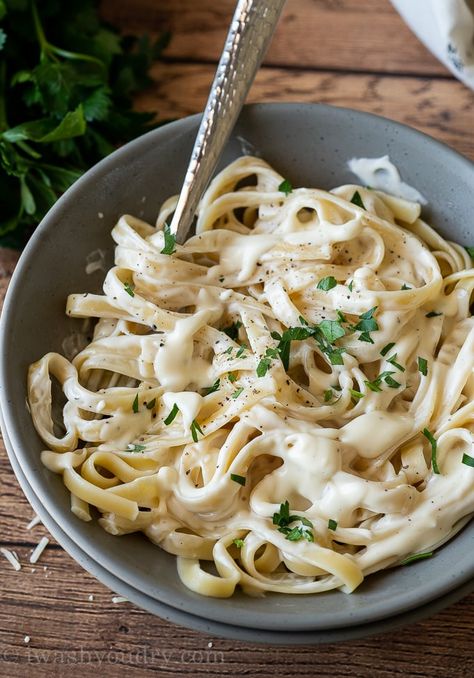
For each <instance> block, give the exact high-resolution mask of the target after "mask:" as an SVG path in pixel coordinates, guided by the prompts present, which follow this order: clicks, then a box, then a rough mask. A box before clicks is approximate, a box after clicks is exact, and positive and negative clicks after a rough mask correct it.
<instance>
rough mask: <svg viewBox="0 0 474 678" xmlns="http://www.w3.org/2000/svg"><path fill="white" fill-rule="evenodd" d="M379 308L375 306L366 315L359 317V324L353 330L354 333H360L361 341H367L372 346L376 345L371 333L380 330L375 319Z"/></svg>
mask: <svg viewBox="0 0 474 678" xmlns="http://www.w3.org/2000/svg"><path fill="white" fill-rule="evenodd" d="M377 308H378V307H377V306H374V307H373V308H371V309H369V310H368V311H366V312H365V313H362V314H361V315H360V316H359V322H358V323H357V324H356V325H354V326H353V327H352V328H351V329H352V330H353V331H354V332H360V334H359V337H358V339H359V341H366V342H368V343H370V344H373V343H374V341H373V339H372V337H371V336H370V332H375V331H376V330H378V329H379V326H378V323H377V321H376V320H375V318H374V317H373V316H374V313H375V311H376V310H377Z"/></svg>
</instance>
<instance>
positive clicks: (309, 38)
mask: <svg viewBox="0 0 474 678" xmlns="http://www.w3.org/2000/svg"><path fill="white" fill-rule="evenodd" d="M233 6H234V2H233V1H232V0H221V1H220V2H216V1H215V0H133V1H132V0H104V1H103V2H102V11H103V14H104V16H105V17H107V19H108V20H109V21H111V22H112V23H114V24H115V25H117V26H118V27H119V28H121V30H123V31H124V32H136V33H142V32H144V31H146V32H149V33H151V34H155V35H156V34H158V33H159V32H160V31H162V30H164V29H169V30H171V31H172V32H173V38H172V41H171V43H170V46H169V48H168V49H167V52H166V58H165V61H164V62H161V63H158V64H156V65H155V66H154V67H153V78H154V80H155V85H154V86H153V87H152V88H150V90H149V91H148V92H146V93H144V94H142V95H141V96H140V98H139V99H138V100H137V107H138V108H141V109H147V110H155V111H157V114H158V116H159V118H161V119H163V118H177V117H181V116H183V115H187V114H189V113H195V112H198V111H199V110H201V109H202V107H203V105H204V103H205V100H206V97H207V91H208V87H209V84H210V82H211V80H212V77H213V73H214V66H213V62H214V61H215V59H216V58H217V57H218V55H219V52H220V49H221V46H222V43H223V41H224V36H225V32H226V29H227V23H228V20H229V18H230V16H231V13H232V9H233ZM250 99H251V100H252V101H323V102H326V103H331V104H335V105H340V106H350V107H353V108H358V109H361V110H366V111H371V112H374V113H379V114H382V115H386V116H388V117H390V118H393V119H396V120H399V121H401V122H404V123H407V124H409V125H411V126H413V127H416V128H418V129H420V130H422V131H424V132H427V133H429V134H431V135H432V136H434V137H435V138H437V139H439V140H441V141H444V142H446V143H448V144H449V145H450V146H452V147H453V148H455V149H456V150H458V151H460V152H462V153H464V154H465V155H467V156H468V157H470V158H471V159H474V138H473V136H474V135H473V128H474V125H473V122H474V113H473V111H474V93H473V92H471V91H470V90H468V89H467V88H465V87H464V86H462V85H461V84H460V83H458V82H457V81H455V80H454V79H453V78H451V76H450V75H449V74H448V73H447V71H446V69H445V68H444V67H443V66H442V65H441V64H439V63H438V62H437V61H436V60H435V59H434V58H433V57H432V56H431V55H430V54H429V52H428V51H427V50H426V49H425V48H424V47H423V46H422V45H421V44H420V43H419V42H418V41H417V40H416V38H415V37H414V36H413V35H412V34H411V33H410V31H409V29H408V28H407V27H406V26H405V25H404V24H403V22H402V20H401V19H400V17H399V16H398V15H397V14H396V12H395V11H394V10H393V8H392V6H391V5H390V3H389V2H387V1H386V0H288V3H287V7H286V10H285V12H284V15H283V17H282V21H281V23H280V26H279V28H278V31H277V34H276V36H275V39H274V42H273V44H272V47H271V49H270V52H269V54H268V56H267V59H266V62H265V66H264V67H263V68H262V69H261V71H260V73H259V74H258V77H257V80H256V82H255V84H254V87H253V88H252V91H251V95H250ZM16 258H17V256H16V254H15V253H14V252H12V251H10V250H0V298H3V294H4V292H5V288H6V285H7V283H8V280H9V279H10V276H11V273H12V271H13V268H14V266H15V263H16ZM32 515H33V512H32V509H31V508H30V506H29V504H28V502H27V501H26V499H25V498H24V496H23V494H22V492H21V490H20V488H19V486H18V484H17V481H16V479H15V477H14V475H13V472H12V470H11V468H10V465H9V463H8V460H7V458H6V454H5V452H4V450H3V447H2V446H1V445H0V527H1V529H0V545H1V546H4V547H7V548H10V549H13V550H14V551H15V552H16V553H17V554H18V557H19V558H20V561H21V562H22V564H23V567H22V569H21V571H20V572H15V571H14V570H13V569H12V567H11V566H10V565H9V563H8V562H7V561H6V560H5V559H4V558H3V557H0V601H1V603H0V676H2V677H3V676H5V677H8V678H16V677H18V678H29V677H30V676H33V677H36V676H38V677H40V678H42V677H48V678H49V677H50V676H60V677H61V676H68V677H72V678H75V677H76V676H77V677H78V678H79V677H81V678H82V677H84V676H94V675H96V674H97V673H100V675H101V676H104V677H105V678H108V677H112V678H115V677H116V676H127V677H128V676H131V677H135V676H140V677H141V676H170V677H179V676H193V675H195V676H226V677H234V676H236V677H238V676H251V677H253V676H258V677H259V678H266V677H267V676H268V677H270V676H276V677H279V676H281V677H283V676H285V677H287V678H291V677H292V676H295V677H296V676H298V677H299V676H308V677H309V676H321V677H326V676H336V677H338V676H341V677H345V676H347V677H349V676H351V677H356V678H371V677H372V676H373V677H374V678H391V677H392V676H407V677H413V678H415V677H416V678H421V677H425V676H428V677H430V676H433V677H434V678H438V677H439V678H447V677H451V676H452V677H454V678H458V677H459V678H460V677H461V676H462V677H466V678H468V677H469V678H470V677H471V676H473V675H474V660H473V653H472V638H473V629H474V595H471V596H469V597H467V598H466V599H464V600H463V601H461V602H459V603H457V604H456V605H453V606H451V607H450V608H448V609H446V610H444V611H443V612H441V613H439V614H437V615H435V616H434V617H433V618H431V619H430V620H427V621H424V622H420V623H417V624H415V625H412V626H409V627H406V628H404V629H402V630H400V631H397V632H393V633H389V634H383V635H379V636H373V637H370V638H367V639H364V640H357V641H353V642H350V643H342V644H331V645H323V646H316V647H309V646H307V647H296V648H292V647H271V648H268V647H265V646H260V645H255V644H250V643H240V642H235V641H228V640H223V639H219V638H214V637H207V636H205V635H203V634H200V633H196V632H194V631H190V630H187V629H184V628H182V627H178V626H175V625H173V624H170V623H167V622H164V621H162V620H160V619H159V618H157V617H153V616H152V615H150V614H149V613H147V612H144V611H142V610H140V609H138V608H136V607H135V606H134V605H132V604H131V603H128V602H125V603H113V602H112V597H113V595H114V593H113V592H111V591H109V590H108V589H107V588H106V587H105V586H103V585H102V584H100V583H99V582H98V581H96V580H95V579H94V578H93V577H92V576H91V575H89V574H88V573H87V572H85V571H84V570H82V569H81V568H80V567H79V565H77V564H76V563H75V562H74V561H73V560H72V559H71V558H70V557H69V556H68V555H67V554H66V553H65V552H64V551H63V550H62V549H61V548H60V547H59V546H58V545H57V544H56V543H55V542H54V540H53V539H51V541H50V544H49V545H48V547H47V548H46V550H45V552H44V553H43V555H42V557H41V559H40V561H39V562H38V563H37V564H36V565H30V564H29V562H28V559H29V555H30V553H31V551H32V549H33V548H34V546H35V545H36V544H37V543H38V541H39V540H40V538H41V537H42V536H44V535H46V530H45V528H44V527H43V526H41V525H38V526H37V527H35V528H33V529H32V530H30V531H28V530H26V525H27V523H28V522H29V520H30V519H31V517H32ZM91 596H92V598H90V597H91ZM25 637H27V638H26V640H25Z"/></svg>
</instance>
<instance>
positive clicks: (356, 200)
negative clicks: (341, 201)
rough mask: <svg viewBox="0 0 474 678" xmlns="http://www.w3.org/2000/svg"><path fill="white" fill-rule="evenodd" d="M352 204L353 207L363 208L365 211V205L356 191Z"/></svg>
mask: <svg viewBox="0 0 474 678" xmlns="http://www.w3.org/2000/svg"><path fill="white" fill-rule="evenodd" d="M351 203H352V204H353V205H357V207H362V209H363V210H365V205H364V203H363V202H362V198H361V197H360V193H359V191H356V192H355V193H354V195H353V196H352V198H351Z"/></svg>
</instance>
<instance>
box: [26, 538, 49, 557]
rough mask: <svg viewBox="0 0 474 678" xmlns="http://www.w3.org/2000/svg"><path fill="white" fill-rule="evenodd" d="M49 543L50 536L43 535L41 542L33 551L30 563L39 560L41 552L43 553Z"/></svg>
mask: <svg viewBox="0 0 474 678" xmlns="http://www.w3.org/2000/svg"><path fill="white" fill-rule="evenodd" d="M48 544H49V539H48V537H42V538H41V540H40V542H39V544H38V545H37V546H36V547H35V549H34V550H33V551H32V553H31V556H30V563H36V562H38V560H39V558H40V556H41V554H42V553H43V551H44V550H45V548H46V547H47V545H48Z"/></svg>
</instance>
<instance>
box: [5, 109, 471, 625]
mask: <svg viewBox="0 0 474 678" xmlns="http://www.w3.org/2000/svg"><path fill="white" fill-rule="evenodd" d="M288 107H290V108H291V109H293V110H295V111H296V110H298V109H302V108H303V109H311V110H312V111H313V113H314V115H315V116H317V115H318V112H321V115H322V116H324V115H327V114H330V115H332V116H334V115H339V116H341V117H342V118H347V116H350V117H351V118H352V119H355V120H357V119H365V120H366V119H367V118H368V119H369V120H372V121H373V123H374V124H378V125H385V126H387V125H388V126H389V127H390V128H392V129H401V130H403V133H404V134H405V135H408V138H410V137H411V138H412V139H415V138H416V139H418V140H419V139H421V140H422V141H423V142H424V143H425V144H428V145H429V146H430V147H433V148H434V149H437V150H438V151H439V152H440V153H441V154H443V156H444V157H445V158H446V157H450V158H451V159H452V160H453V162H455V163H461V164H462V165H464V166H465V167H466V168H467V171H468V172H469V173H472V174H473V177H474V164H473V163H472V162H471V161H470V160H468V159H467V158H465V157H464V156H462V155H460V154H459V153H458V152H457V151H454V150H453V149H451V148H449V147H448V146H445V145H444V144H443V143H441V142H439V141H437V140H435V139H433V138H432V137H430V136H429V135H426V134H424V133H423V132H420V131H418V130H415V129H413V128H411V127H408V126H406V125H403V124H402V123H398V122H395V121H392V120H389V119H387V118H384V117H381V116H378V115H374V114H372V113H365V112H363V111H355V110H352V109H347V108H341V107H334V106H328V105H325V104H311V103H308V104H297V103H295V104H291V103H273V104H272V103H270V104H249V105H247V106H246V107H245V111H246V113H247V114H251V113H252V112H253V111H257V112H261V113H262V115H265V114H266V112H267V111H273V112H276V113H279V114H281V113H284V112H286V111H288ZM200 118H201V114H196V115H194V116H190V117H187V118H183V119H180V120H177V121H174V122H172V123H169V124H167V125H164V126H162V127H159V128H157V129H155V130H152V131H150V132H148V133H147V134H145V135H143V136H141V137H138V138H137V139H135V140H133V141H131V142H129V143H128V144H126V145H125V146H123V147H121V148H120V149H118V150H117V151H115V152H114V153H112V154H111V155H109V156H108V157H106V158H104V159H103V160H102V161H100V162H99V163H98V164H97V165H95V166H94V167H92V168H91V169H90V170H88V171H87V172H86V173H85V174H84V175H83V176H82V177H81V178H80V179H79V180H78V181H77V182H75V184H74V185H73V186H72V187H71V188H70V189H68V191H66V193H65V194H64V195H63V196H62V197H61V198H60V199H59V200H58V201H57V203H56V204H55V205H54V206H53V208H52V209H51V210H50V211H49V212H48V214H47V215H46V216H45V218H44V219H43V220H42V222H41V224H40V225H39V227H38V229H37V230H36V232H35V233H34V235H33V236H32V238H31V240H30V242H29V243H28V245H27V247H26V248H25V251H24V253H23V254H22V256H21V257H20V260H19V263H18V265H17V267H16V269H15V272H14V274H13V276H12V280H11V283H10V286H9V289H8V291H7V295H6V298H5V303H4V309H3V313H2V316H1V319H0V409H1V410H2V412H3V417H4V427H5V428H4V430H5V432H6V434H7V435H8V437H9V439H10V441H11V443H12V448H13V451H14V454H15V456H16V459H17V460H18V463H19V465H20V468H21V469H24V468H26V469H27V470H28V468H29V471H30V473H29V474H28V478H29V480H28V482H29V484H30V486H31V489H32V491H33V492H34V494H35V496H37V497H40V498H41V501H42V502H43V503H44V506H45V510H46V511H47V512H48V514H49V515H50V516H51V518H52V519H54V520H56V516H58V524H59V525H60V526H61V529H62V525H66V526H67V534H68V535H69V536H71V535H73V537H74V542H75V543H76V545H77V547H78V548H80V549H82V550H83V551H84V552H85V553H88V554H89V555H90V556H91V557H92V558H93V559H94V561H95V562H96V563H97V564H98V565H99V566H101V567H103V568H104V569H105V570H107V571H108V572H109V573H111V574H112V575H114V576H116V577H118V578H119V579H121V580H122V581H123V582H124V583H127V584H130V585H132V586H134V583H133V582H134V581H137V579H136V575H135V574H134V573H131V572H124V567H123V566H121V568H119V569H120V570H121V571H120V572H118V571H117V563H115V562H114V560H113V558H111V557H110V556H108V555H107V553H106V550H105V549H101V547H100V545H97V544H94V542H93V541H92V542H88V541H87V539H86V537H85V536H83V535H82V534H81V533H80V531H79V528H78V525H77V521H78V520H79V519H78V518H76V517H75V516H74V515H73V514H72V513H69V514H66V513H65V512H61V511H59V510H58V507H57V506H56V505H55V503H54V502H53V501H52V499H51V496H50V495H49V493H48V492H47V491H46V489H45V488H44V487H42V482H41V478H40V477H39V475H38V476H37V475H36V474H35V473H34V472H32V468H31V465H30V462H29V460H28V457H27V456H25V454H24V450H23V449H22V445H21V436H20V431H19V426H18V424H17V423H16V420H15V414H14V412H13V409H14V408H12V407H11V406H10V405H11V404H12V403H11V401H9V399H8V392H7V391H8V389H7V387H6V386H5V385H7V386H8V377H7V372H8V365H7V362H6V361H7V353H8V352H7V350H6V349H7V344H8V341H7V337H8V324H9V318H10V317H11V314H12V312H13V311H14V308H15V296H16V294H17V292H18V289H19V284H18V283H20V282H21V279H22V276H23V275H24V274H25V271H27V270H28V267H29V266H30V264H31V262H32V260H33V258H34V253H35V249H36V247H37V246H38V245H39V244H40V243H41V238H42V237H43V234H44V233H45V232H47V231H48V229H49V227H50V225H52V224H54V223H55V222H56V221H57V219H58V218H60V217H61V215H62V214H64V213H66V212H67V210H68V206H69V203H70V201H71V200H73V199H74V196H75V194H76V193H77V192H79V191H83V190H84V189H87V186H88V185H89V184H90V183H93V182H94V181H95V178H96V176H97V175H98V174H99V175H102V174H105V173H107V172H108V171H109V170H111V169H113V168H114V167H116V166H117V164H120V163H121V161H122V160H123V159H125V158H127V156H133V157H135V156H136V155H137V152H138V153H139V152H140V149H143V148H144V147H145V146H148V144H150V143H155V144H159V143H160V142H162V141H166V140H167V139H170V138H174V136H175V135H176V134H177V133H185V132H187V131H189V130H191V129H192V128H193V127H197V125H198V122H199V120H200ZM470 527H471V528H474V525H473V524H471V526H470ZM464 529H465V530H466V529H468V527H467V526H466V527H465V528H464ZM449 544H452V542H448V544H447V545H446V547H449ZM88 546H89V547H90V548H89V550H88V548H87V547H88ZM446 547H445V548H446ZM91 550H92V551H93V552H94V555H92V553H91ZM417 566H418V564H415V565H413V566H412V567H413V568H416V567H417ZM473 576H474V563H471V564H470V565H469V566H467V567H465V569H464V570H461V571H460V572H458V573H457V574H456V576H454V577H453V575H452V573H450V574H449V575H448V574H447V573H446V577H445V579H444V580H443V581H442V583H441V585H440V584H439V583H438V582H437V583H436V584H435V583H434V582H427V583H425V585H424V588H423V589H422V592H421V593H420V591H418V592H417V596H416V597H414V596H413V595H412V594H411V593H410V592H408V593H407V592H403V591H400V595H399V596H397V599H396V600H395V601H394V602H393V603H392V605H391V606H390V607H389V608H388V611H387V609H382V608H383V606H382V605H381V604H380V603H376V604H375V603H374V606H375V607H376V608H377V610H374V609H371V608H370V606H369V607H368V608H364V609H363V610H362V609H354V610H352V611H351V612H347V611H344V610H342V611H336V612H335V613H333V614H332V615H331V619H330V620H329V621H328V620H326V621H325V622H322V621H321V620H319V619H318V618H317V616H315V618H314V619H313V620H312V621H306V622H305V623H302V622H300V623H299V624H296V623H295V624H291V626H292V628H293V629H294V630H295V631H300V632H301V631H306V630H315V629H321V630H322V629H325V630H327V629H336V628H341V627H344V626H346V625H347V624H350V625H359V624H367V623H369V622H371V621H378V620H381V619H385V618H387V617H391V616H394V615H397V614H401V613H402V612H406V611H409V610H412V609H414V608H416V607H420V606H422V605H424V604H425V603H428V602H430V601H433V600H434V599H436V598H439V597H440V596H443V595H445V594H447V593H448V592H450V591H452V590H454V589H456V588H459V587H460V586H461V585H463V584H465V583H466V581H468V580H469V579H470V578H472V577H473ZM136 588H138V587H136ZM276 595H281V594H276ZM335 595H344V594H341V593H340V592H335ZM353 595H354V594H353ZM153 597H155V598H156V599H157V600H159V601H160V602H161V603H163V604H165V605H169V606H170V607H174V608H175V609H178V610H183V609H188V611H189V612H190V613H191V614H195V615H197V616H201V617H203V618H212V619H214V620H216V621H218V622H220V623H224V624H226V623H228V622H226V618H228V616H229V615H228V613H226V612H225V610H224V612H222V610H221V609H220V608H219V604H218V602H219V601H218V600H217V601H216V599H209V598H204V597H202V599H201V597H199V600H197V599H196V597H195V596H194V597H190V596H189V591H188V590H187V589H186V591H185V592H183V596H182V598H179V599H176V596H175V594H173V595H171V594H170V592H167V591H166V590H160V591H159V596H158V595H157V596H155V595H154V596H153ZM374 606H373V607H374ZM279 624H280V626H281V629H282V630H283V629H287V628H288V627H289V622H288V620H287V619H285V620H284V621H281V622H277V620H276V619H275V618H272V619H271V613H270V612H268V611H264V612H262V613H258V614H257V613H255V611H253V612H252V613H251V619H250V618H249V616H248V615H247V617H245V615H243V618H242V619H241V621H240V623H239V626H242V627H248V626H252V627H254V628H260V629H266V628H268V627H269V626H270V625H271V627H272V628H274V629H275V630H278V628H279Z"/></svg>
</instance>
